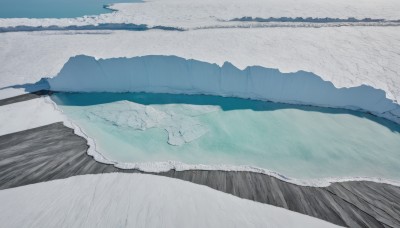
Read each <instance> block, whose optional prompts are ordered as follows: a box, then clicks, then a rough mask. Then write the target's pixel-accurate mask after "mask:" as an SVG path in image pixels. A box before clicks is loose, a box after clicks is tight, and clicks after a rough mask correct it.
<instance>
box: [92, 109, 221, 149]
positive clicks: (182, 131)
mask: <svg viewBox="0 0 400 228" xmlns="http://www.w3.org/2000/svg"><path fill="white" fill-rule="evenodd" d="M175 106H177V105H173V104H171V105H164V106H157V105H153V106H147V105H142V104H138V103H134V102H128V101H119V102H114V103H111V104H106V105H104V104H103V105H96V106H93V107H90V108H89V109H88V110H87V111H86V115H87V117H88V118H89V119H91V120H95V119H96V118H100V119H102V120H105V121H108V122H109V123H110V124H112V125H115V126H118V127H121V128H131V129H134V130H142V131H145V130H147V129H149V128H162V129H165V130H166V131H167V132H168V143H169V144H171V145H177V146H178V145H182V144H184V143H186V142H191V141H193V140H195V139H197V138H199V137H201V136H202V135H203V134H205V133H206V132H207V130H208V129H207V127H206V126H204V125H203V124H202V123H201V122H199V121H198V120H196V119H195V116H197V115H201V114H204V113H209V112H213V111H217V110H219V108H218V107H216V106H195V105H180V106H179V107H178V108H179V109H180V110H177V108H176V107H175Z"/></svg>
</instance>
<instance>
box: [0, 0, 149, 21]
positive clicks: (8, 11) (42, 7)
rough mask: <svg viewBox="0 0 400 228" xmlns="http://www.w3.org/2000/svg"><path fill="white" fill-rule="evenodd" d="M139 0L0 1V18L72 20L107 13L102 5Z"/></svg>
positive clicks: (107, 10)
mask: <svg viewBox="0 0 400 228" xmlns="http://www.w3.org/2000/svg"><path fill="white" fill-rule="evenodd" d="M125 2H141V1H140V0H0V6H1V7H0V18H73V17H81V16H85V15H98V14H102V13H109V12H111V10H109V9H106V8H104V7H103V6H104V5H107V4H112V3H125Z"/></svg>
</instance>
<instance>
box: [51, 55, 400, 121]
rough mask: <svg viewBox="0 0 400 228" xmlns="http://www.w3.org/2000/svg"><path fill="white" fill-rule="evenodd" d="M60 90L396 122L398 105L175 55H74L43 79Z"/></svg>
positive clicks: (316, 80)
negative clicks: (355, 114) (321, 111)
mask: <svg viewBox="0 0 400 228" xmlns="http://www.w3.org/2000/svg"><path fill="white" fill-rule="evenodd" d="M47 81H48V83H49V86H50V89H51V90H53V91H61V92H150V93H173V94H206V95H217V96H224V97H239V98H245V99H255V100H267V101H273V102H282V103H289V104H303V105H313V106H321V107H333V108H346V109H351V110H360V111H364V112H369V113H371V114H374V115H377V116H380V117H384V118H386V119H389V120H391V121H393V122H396V123H400V106H399V105H398V104H397V103H396V102H394V101H393V100H391V99H388V98H387V97H386V93H385V91H383V90H380V89H375V88H373V87H371V86H366V85H361V86H357V87H350V88H336V87H335V86H334V85H333V84H332V83H331V82H329V81H324V80H322V79H321V78H320V77H319V76H318V75H315V74H314V73H311V72H306V71H298V72H294V73H282V72H280V71H279V70H277V69H271V68H265V67H260V66H248V67H246V68H245V69H243V70H240V69H238V68H237V67H235V66H234V65H232V64H231V63H229V62H225V63H224V64H223V65H222V66H218V65H217V64H210V63H207V62H202V61H197V60H193V59H189V60H187V59H184V58H180V57H177V56H157V55H151V56H142V57H133V58H110V59H99V60H96V59H95V58H94V57H91V56H85V55H79V56H75V57H72V58H70V59H69V60H68V62H67V63H66V64H65V65H64V67H63V68H62V69H61V71H60V72H59V73H58V75H57V76H55V77H53V78H49V79H47Z"/></svg>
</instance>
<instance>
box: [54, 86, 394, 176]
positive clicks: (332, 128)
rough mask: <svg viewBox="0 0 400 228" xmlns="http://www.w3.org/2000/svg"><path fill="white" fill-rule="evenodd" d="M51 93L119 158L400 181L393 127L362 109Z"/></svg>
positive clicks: (186, 97) (104, 148) (103, 149)
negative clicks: (244, 166) (248, 166)
mask: <svg viewBox="0 0 400 228" xmlns="http://www.w3.org/2000/svg"><path fill="white" fill-rule="evenodd" d="M52 99H53V100H54V101H55V102H56V103H57V104H58V106H59V107H60V108H61V109H62V110H63V111H64V113H65V114H66V115H67V116H68V117H69V118H70V119H71V120H72V121H73V122H75V123H76V124H78V125H79V126H80V127H81V128H82V129H83V130H84V131H85V132H86V133H87V134H88V135H89V136H90V137H91V138H93V139H94V140H95V142H96V146H97V149H98V150H99V152H100V153H102V154H103V155H105V156H106V157H107V158H109V159H112V160H115V161H118V162H131V163H140V162H162V161H180V162H184V163H187V164H206V165H221V164H224V165H250V166H254V167H259V168H264V169H268V170H271V171H276V172H279V173H281V174H283V175H285V176H288V177H292V178H301V179H309V178H328V177H382V178H388V179H394V180H400V126H399V125H397V124H394V123H392V122H390V121H387V120H384V119H382V118H377V117H374V116H372V115H369V114H366V113H361V112H356V111H349V110H344V109H331V108H318V107H310V106H300V105H288V104H279V103H272V102H263V101H253V100H246V99H239V98H223V97H216V96H203V95H170V94H149V93H56V94H54V95H52Z"/></svg>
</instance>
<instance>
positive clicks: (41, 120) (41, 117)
mask: <svg viewBox="0 0 400 228" xmlns="http://www.w3.org/2000/svg"><path fill="white" fill-rule="evenodd" d="M64 120H65V117H64V115H63V114H62V113H60V112H55V111H54V106H53V103H52V101H51V100H49V99H48V98H38V99H33V100H29V101H24V102H18V103H14V104H9V105H4V106H0V135H5V134H10V133H14V132H18V131H23V130H27V129H31V128H36V127H41V126H43V125H47V124H52V123H55V122H61V121H64Z"/></svg>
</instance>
